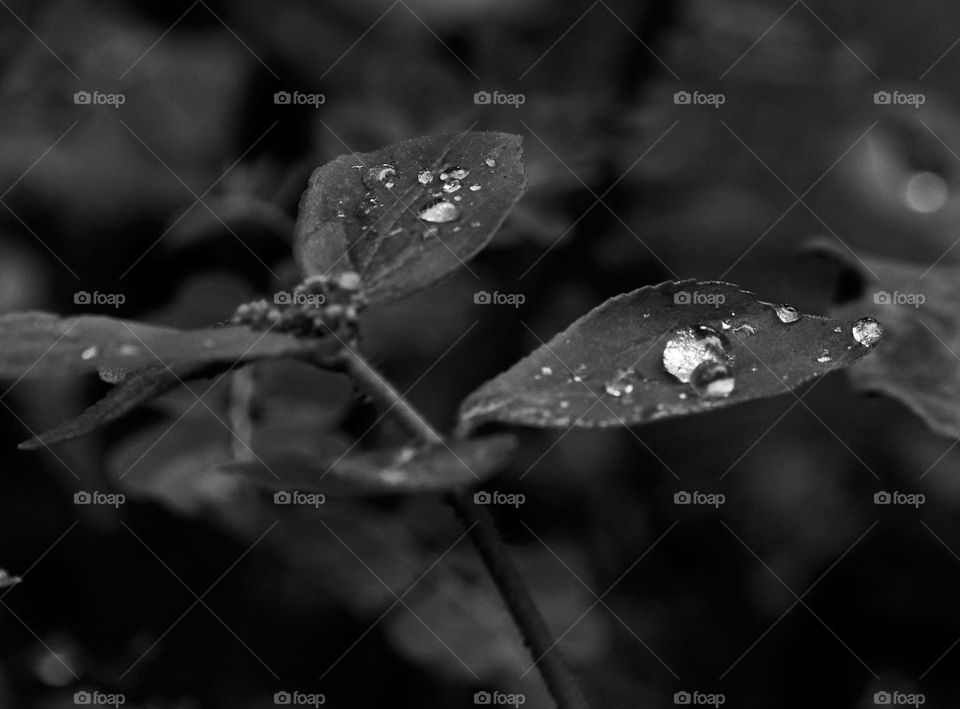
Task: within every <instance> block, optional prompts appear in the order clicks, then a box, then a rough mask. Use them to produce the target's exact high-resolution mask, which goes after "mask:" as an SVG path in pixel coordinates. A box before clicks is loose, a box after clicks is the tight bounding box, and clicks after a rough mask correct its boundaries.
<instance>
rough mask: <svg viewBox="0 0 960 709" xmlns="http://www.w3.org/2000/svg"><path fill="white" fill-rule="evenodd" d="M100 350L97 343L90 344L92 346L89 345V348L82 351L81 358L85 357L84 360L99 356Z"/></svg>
mask: <svg viewBox="0 0 960 709" xmlns="http://www.w3.org/2000/svg"><path fill="white" fill-rule="evenodd" d="M98 352H99V350H98V349H97V348H96V346H95V345H90V347H88V348H87V349H85V350H84V351H83V352H81V353H80V359H83V360H88V359H93V358H94V357H96V356H97V353H98Z"/></svg>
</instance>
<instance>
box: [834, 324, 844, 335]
mask: <svg viewBox="0 0 960 709" xmlns="http://www.w3.org/2000/svg"><path fill="white" fill-rule="evenodd" d="M833 331H834V332H835V333H837V334H838V335H839V334H840V333H841V332H843V328H842V327H840V326H839V325H837V326H836V327H835V328H833Z"/></svg>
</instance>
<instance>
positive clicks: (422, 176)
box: [417, 170, 433, 185]
mask: <svg viewBox="0 0 960 709" xmlns="http://www.w3.org/2000/svg"><path fill="white" fill-rule="evenodd" d="M417 182H419V183H420V184H421V185H429V184H430V183H431V182H433V173H432V172H430V171H429V170H423V171H422V172H420V173H419V174H418V175H417Z"/></svg>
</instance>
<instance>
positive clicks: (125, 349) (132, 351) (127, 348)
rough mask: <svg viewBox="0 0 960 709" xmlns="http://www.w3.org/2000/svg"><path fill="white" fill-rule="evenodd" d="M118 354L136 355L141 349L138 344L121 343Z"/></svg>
mask: <svg viewBox="0 0 960 709" xmlns="http://www.w3.org/2000/svg"><path fill="white" fill-rule="evenodd" d="M118 354H119V355H120V356H121V357H134V356H136V355H138V354H140V350H139V348H138V347H137V346H136V345H121V346H120V349H119V350H118Z"/></svg>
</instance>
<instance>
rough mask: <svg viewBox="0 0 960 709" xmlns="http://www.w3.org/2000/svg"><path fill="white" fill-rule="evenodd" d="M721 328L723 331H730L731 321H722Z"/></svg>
mask: <svg viewBox="0 0 960 709" xmlns="http://www.w3.org/2000/svg"><path fill="white" fill-rule="evenodd" d="M720 328H721V329H723V330H729V329H730V321H729V320H721V321H720Z"/></svg>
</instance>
